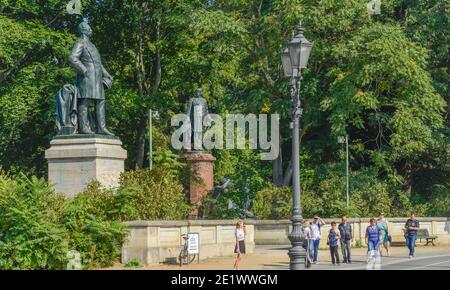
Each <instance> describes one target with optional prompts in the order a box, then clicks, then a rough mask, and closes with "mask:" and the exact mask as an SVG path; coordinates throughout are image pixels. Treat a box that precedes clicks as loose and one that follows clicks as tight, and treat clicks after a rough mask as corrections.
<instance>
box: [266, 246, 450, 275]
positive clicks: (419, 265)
mask: <svg viewBox="0 0 450 290" xmlns="http://www.w3.org/2000/svg"><path fill="white" fill-rule="evenodd" d="M287 250H288V248H287V247H277V246H263V247H261V246H260V247H258V248H257V252H260V253H261V252H266V253H267V252H272V253H274V254H275V253H277V252H286V251H287ZM319 252H322V253H321V254H322V255H321V258H322V260H320V258H319V261H320V262H319V263H318V264H317V265H312V267H311V268H310V270H450V250H449V249H448V248H443V249H439V248H432V247H419V248H417V251H416V256H415V257H414V258H411V259H409V258H408V255H407V249H406V248H401V247H396V248H393V251H392V252H393V254H392V255H391V256H390V257H386V256H384V257H381V259H380V260H378V261H376V260H375V259H372V260H370V261H369V263H368V262H367V257H366V255H365V253H364V252H365V249H356V250H354V251H353V252H354V253H353V254H352V257H353V261H352V264H343V263H341V265H340V266H333V265H331V262H330V258H329V257H327V256H326V255H324V254H325V253H326V252H327V250H325V249H324V250H320V251H319ZM341 259H342V256H341ZM266 266H268V267H267V268H270V269H284V268H287V265H286V264H284V265H283V264H281V263H280V264H277V265H275V264H273V265H266Z"/></svg>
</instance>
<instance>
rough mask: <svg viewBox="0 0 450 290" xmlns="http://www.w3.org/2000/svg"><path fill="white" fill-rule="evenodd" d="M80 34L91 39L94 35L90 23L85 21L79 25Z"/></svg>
mask: <svg viewBox="0 0 450 290" xmlns="http://www.w3.org/2000/svg"><path fill="white" fill-rule="evenodd" d="M78 33H79V34H80V35H86V36H88V37H90V36H91V35H92V28H91V27H90V26H89V23H87V21H83V22H81V23H80V25H78Z"/></svg>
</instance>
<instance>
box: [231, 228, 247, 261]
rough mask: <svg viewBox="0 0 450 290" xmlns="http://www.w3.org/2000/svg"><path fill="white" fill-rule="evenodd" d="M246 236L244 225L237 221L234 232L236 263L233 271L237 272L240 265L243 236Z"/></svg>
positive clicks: (243, 243)
mask: <svg viewBox="0 0 450 290" xmlns="http://www.w3.org/2000/svg"><path fill="white" fill-rule="evenodd" d="M246 234H247V232H246V229H245V224H244V223H243V222H242V221H239V222H238V223H237V224H236V230H235V234H234V236H235V238H236V246H235V248H234V252H235V253H236V254H237V256H236V261H235V262H234V266H233V270H239V266H240V264H241V259H242V255H243V254H245V235H246Z"/></svg>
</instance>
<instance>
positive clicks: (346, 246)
mask: <svg viewBox="0 0 450 290" xmlns="http://www.w3.org/2000/svg"><path fill="white" fill-rule="evenodd" d="M338 229H339V233H340V234H341V240H340V241H341V251H342V257H343V259H344V263H348V264H350V263H351V262H352V258H351V255H350V251H351V250H350V249H351V246H352V241H353V231H352V226H351V225H350V223H349V222H348V219H347V217H346V216H345V215H344V216H343V217H342V219H341V223H340V224H339V226H338Z"/></svg>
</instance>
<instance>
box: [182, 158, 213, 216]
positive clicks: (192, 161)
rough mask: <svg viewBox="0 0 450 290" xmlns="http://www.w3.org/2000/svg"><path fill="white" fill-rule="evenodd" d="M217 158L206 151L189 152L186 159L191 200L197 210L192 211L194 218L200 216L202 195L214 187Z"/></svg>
mask: <svg viewBox="0 0 450 290" xmlns="http://www.w3.org/2000/svg"><path fill="white" fill-rule="evenodd" d="M215 160H216V159H215V158H214V157H213V156H212V155H211V154H209V153H206V152H189V153H188V154H187V156H186V161H187V162H188V164H189V171H190V174H191V175H190V180H189V200H190V202H191V204H192V205H195V206H196V208H195V210H194V211H193V212H192V213H191V215H190V216H191V217H192V218H196V217H198V206H200V203H201V200H202V197H203V196H205V195H207V194H208V192H210V191H212V190H213V189H214V169H213V168H214V166H213V163H214V161H215Z"/></svg>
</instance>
